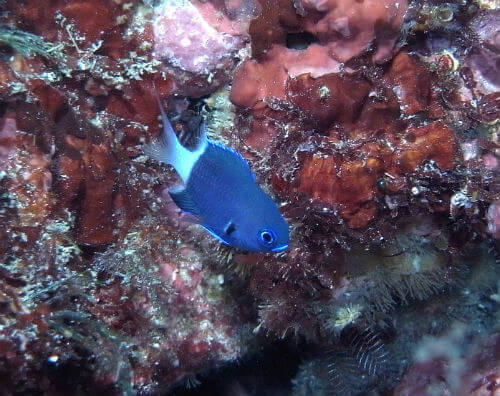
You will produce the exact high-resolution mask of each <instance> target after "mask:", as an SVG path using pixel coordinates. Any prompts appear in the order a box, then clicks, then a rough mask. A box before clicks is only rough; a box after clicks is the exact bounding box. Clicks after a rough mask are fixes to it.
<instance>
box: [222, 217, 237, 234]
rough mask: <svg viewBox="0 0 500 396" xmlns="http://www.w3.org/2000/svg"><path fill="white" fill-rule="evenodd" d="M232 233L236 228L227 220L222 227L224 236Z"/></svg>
mask: <svg viewBox="0 0 500 396" xmlns="http://www.w3.org/2000/svg"><path fill="white" fill-rule="evenodd" d="M234 231H236V226H235V224H234V223H233V221H232V220H229V222H228V223H227V224H226V226H225V227H224V234H226V235H231V234H232V233H233V232H234Z"/></svg>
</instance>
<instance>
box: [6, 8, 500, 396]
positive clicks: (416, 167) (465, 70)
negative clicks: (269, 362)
mask: <svg viewBox="0 0 500 396" xmlns="http://www.w3.org/2000/svg"><path fill="white" fill-rule="evenodd" d="M441 3H442V2H441ZM441 3H439V4H437V2H432V1H420V0H419V1H415V2H411V8H408V4H407V2H406V1H399V2H396V1H379V2H376V4H375V2H374V1H367V0H365V1H364V2H363V1H350V0H346V1H331V0H326V1H316V0H297V1H289V0H279V1H271V0H260V1H258V2H257V1H252V0H241V1H233V0H227V1H223V0H208V1H195V0H193V1H187V0H171V1H170V0H169V1H158V2H154V1H149V0H148V1H135V0H133V1H120V0H117V1H113V2H111V3H110V4H109V5H107V6H103V4H102V2H98V1H95V0H78V1H73V2H68V1H63V0H50V1H47V2H46V4H44V7H40V4H39V2H36V1H32V0H27V1H10V0H7V1H5V2H3V3H2V4H3V5H4V6H5V7H7V8H6V9H7V10H8V11H9V12H4V13H0V20H1V22H2V23H3V24H5V25H1V26H0V99H1V103H0V160H1V164H0V220H1V222H0V223H1V224H0V241H1V242H0V263H1V264H0V313H1V314H2V315H0V352H1V353H0V383H1V385H2V390H3V391H5V392H6V393H12V394H19V393H23V392H24V393H26V392H35V393H37V392H38V393H39V392H45V393H59V394H67V393H71V392H75V389H77V391H79V392H83V393H96V392H97V393H102V394H128V395H132V394H144V395H152V394H157V393H162V394H163V393H165V394H166V393H168V392H171V391H172V390H173V389H174V387H175V386H177V385H179V386H182V384H183V383H184V382H186V383H187V384H193V383H196V382H197V381H196V378H195V376H196V375H199V374H201V375H200V377H203V378H207V377H209V376H219V375H220V373H221V372H222V371H223V370H224V369H225V368H229V369H228V370H231V369H232V367H233V364H234V362H242V361H244V362H245V363H248V362H249V361H250V362H251V361H252V353H255V352H256V351H260V350H261V349H262V347H263V346H264V345H266V344H267V343H268V342H270V341H271V342H272V341H275V340H280V342H282V343H286V344H288V345H297V341H299V342H304V343H305V344H307V354H309V353H310V355H311V356H309V355H308V356H306V352H305V351H300V353H299V354H300V359H299V360H302V361H307V362H312V363H311V364H312V365H313V366H315V365H316V363H319V362H320V361H321V359H320V355H321V353H318V351H323V350H325V349H332V350H333V351H335V352H334V355H335V356H334V358H335V361H336V362H337V366H336V367H333V366H332V367H333V368H332V367H328V365H326V366H325V365H322V366H321V367H319V369H318V370H320V371H321V373H322V374H325V376H326V378H325V380H324V381H323V382H322V384H318V382H317V381H316V382H315V378H314V376H315V375H316V376H318V375H319V374H317V373H316V374H315V368H314V367H312V368H311V367H310V369H308V368H307V367H309V363H306V364H305V365H304V366H303V368H302V369H301V370H300V375H298V377H297V380H300V381H303V382H302V384H303V385H301V386H300V389H303V390H304V392H306V393H307V392H309V391H310V393H314V392H315V391H317V390H318V389H320V388H321V389H320V390H322V391H323V390H324V391H325V392H327V393H328V392H330V391H331V390H332V389H330V388H329V386H331V385H332V381H334V379H333V380H332V376H339V375H342V373H343V372H347V373H348V374H349V375H350V376H352V377H353V378H354V380H357V378H356V375H357V373H360V372H362V371H363V370H365V368H364V363H365V362H367V363H369V361H370V360H373V361H374V364H375V363H377V362H378V359H379V357H380V356H379V355H378V354H377V353H373V354H372V349H374V348H379V346H380V345H382V346H381V347H380V348H385V347H387V348H388V349H392V352H394V351H395V350H396V349H398V348H399V347H400V346H403V347H405V348H406V349H404V350H405V354H403V353H402V354H400V355H398V354H397V353H396V355H395V357H394V358H391V359H388V360H387V362H388V363H387V368H386V369H381V373H380V374H381V375H380V377H377V376H376V375H375V376H374V375H373V374H374V373H372V372H371V370H368V374H370V375H369V376H367V377H365V379H364V380H365V381H364V382H360V381H357V383H358V385H357V386H359V388H356V386H353V389H354V388H356V389H358V390H359V392H361V393H363V392H364V393H367V392H370V391H372V392H376V391H380V392H381V393H384V394H385V393H390V392H391V391H393V388H394V387H395V386H396V385H397V384H395V382H396V380H397V379H398V378H402V377H403V376H404V374H405V372H406V370H407V369H408V368H409V367H410V366H411V365H412V364H413V368H412V369H410V372H409V374H408V377H406V378H405V380H404V381H403V383H402V384H400V385H399V387H397V388H396V391H400V392H401V394H404V392H405V387H406V386H407V385H408V384H409V385H408V386H407V388H406V389H408V388H412V387H413V386H414V384H412V383H413V382H415V381H414V379H415V377H414V376H413V374H414V373H417V376H418V373H419V370H420V368H419V367H420V366H419V364H424V365H427V366H428V367H429V368H431V369H432V370H435V372H436V373H440V374H442V375H443V376H445V377H446V375H447V372H446V367H445V365H444V364H443V361H444V360H443V359H442V356H441V357H437V358H438V360H439V359H441V360H440V361H439V362H438V363H437V364H436V365H434V363H429V362H430V361H432V362H435V361H436V359H434V358H432V359H430V358H429V359H424V360H423V361H421V362H413V361H412V358H411V354H410V352H408V350H407V349H409V346H413V345H414V344H415V343H416V340H417V339H420V338H421V337H422V336H423V335H424V334H430V333H432V334H434V335H436V336H440V335H443V334H444V333H443V331H444V329H445V328H446V327H449V325H450V323H452V321H453V320H455V319H456V318H458V319H460V320H463V321H464V322H466V323H476V324H477V322H478V321H476V320H475V319H477V318H480V319H481V321H480V323H483V321H484V323H485V324H490V323H491V321H492V320H493V318H494V315H495V314H497V310H498V307H497V305H496V304H497V303H496V302H495V301H496V300H495V298H498V296H497V297H495V295H494V294H492V290H494V286H495V285H494V282H496V279H498V275H497V273H496V272H495V271H497V268H498V263H497V262H496V261H495V259H496V256H495V255H496V254H497V250H498V245H497V244H496V241H495V240H494V239H499V238H500V237H499V235H498V234H499V231H498V228H499V227H498V223H499V221H498V219H499V215H498V214H499V212H500V209H499V204H498V202H499V199H500V197H499V195H498V192H499V191H500V186H499V183H498V171H499V166H498V164H499V161H500V160H499V158H498V157H499V145H498V143H499V142H498V135H499V133H498V123H497V122H496V120H497V119H498V118H499V116H498V109H499V106H498V101H499V98H500V96H499V94H498V81H497V78H496V77H497V74H498V73H495V72H496V69H497V66H498V65H497V63H498V62H497V55H498V37H497V30H498V29H495V26H496V24H497V22H498V10H487V9H486V8H485V7H484V6H482V5H481V4H483V3H484V2H481V4H479V3H476V2H474V3H473V4H455V3H453V4H451V3H442V4H441ZM478 4H479V6H480V7H478ZM2 9H3V8H2ZM407 11H408V14H407V16H406V17H405V18H406V19H407V20H406V22H405V24H404V25H403V17H404V15H405V13H406V12H407ZM450 18H451V19H450ZM459 31H460V32H461V33H460V34H458V32H459ZM400 36H401V37H403V38H404V40H401V42H400V43H398V44H396V40H397V38H398V37H400ZM249 46H251V54H250V51H249V49H250V47H249ZM399 46H401V48H398V47H399ZM219 88H220V89H219ZM216 89H219V91H217V92H216V93H214V94H213V92H215V90H216ZM155 91H157V92H158V94H159V96H160V98H161V100H162V101H164V102H165V103H163V104H164V105H165V108H166V110H167V112H168V113H169V116H170V117H171V119H172V122H173V125H174V129H175V130H176V132H179V133H181V134H183V136H184V135H187V134H189V132H190V131H191V130H197V129H198V125H199V120H200V119H202V118H203V119H204V120H205V121H206V123H207V134H208V135H209V136H210V138H211V139H213V140H214V141H217V142H221V143H223V144H225V145H227V146H229V147H233V148H234V149H236V150H237V151H238V152H240V153H241V154H242V155H243V156H244V157H245V158H246V159H247V160H248V162H249V163H250V165H251V167H252V171H253V172H254V173H255V177H256V180H257V181H258V183H259V185H261V186H262V187H263V189H264V190H265V191H266V192H267V193H269V194H270V196H272V197H273V199H274V200H275V201H276V202H277V203H278V205H279V208H280V211H281V212H282V213H283V215H284V217H285V218H286V219H287V222H288V223H289V225H290V248H289V249H288V250H286V251H283V252H280V253H278V254H272V255H270V254H268V255H267V254H257V253H248V252H242V251H236V250H235V249H233V248H230V247H226V246H222V245H219V243H218V242H217V241H215V240H214V239H213V238H211V237H210V236H208V235H207V234H206V233H205V232H204V231H203V230H202V229H201V228H200V227H199V226H197V225H196V224H193V218H192V216H191V217H190V216H189V215H187V214H183V213H181V212H180V210H179V209H178V208H177V206H175V204H174V203H173V202H172V200H171V198H170V196H169V194H168V190H169V189H170V188H172V187H175V186H176V185H178V184H179V179H178V177H177V175H176V174H175V172H173V171H172V170H171V169H170V168H169V167H168V166H165V165H162V164H159V163H156V162H154V161H151V160H149V159H147V158H146V157H145V156H143V155H142V148H141V147H142V145H143V144H144V143H147V142H149V141H151V139H153V138H154V137H155V136H157V135H158V133H159V130H160V125H159V120H158V114H159V110H158V104H157V100H156V97H155V96H156V95H155ZM207 94H208V95H210V96H208V97H203V95H207ZM477 246H482V248H481V249H484V251H485V252H486V253H484V255H482V254H478V253H477V251H478V249H477ZM481 251H482V250H481ZM485 257H487V258H485ZM479 267H481V268H483V267H484V268H487V269H488V271H489V272H487V271H486V270H485V274H483V275H481V276H477V274H476V273H475V272H474V270H475V269H476V268H479ZM468 274H470V279H474V280H475V281H476V283H477V285H478V286H477V287H476V288H475V289H474V288H471V287H469V286H470V284H468V286H463V285H464V283H463V282H464V279H466V278H467V276H468ZM453 293H455V294H453ZM478 312H482V314H480V313H478ZM480 315H484V316H480ZM423 318H425V319H426V320H425V321H423V320H422V319H423ZM464 318H465V319H464ZM421 322H425V323H424V324H422V328H418V331H417V329H416V330H415V331H413V330H412V329H414V328H417V327H418V326H419V325H420V323H421ZM484 328H488V326H486V325H485V326H484ZM489 328H492V326H489ZM252 329H253V332H252V331H251V330H252ZM352 334H370V336H369V337H370V339H368V340H367V342H365V343H362V347H359V345H356V346H354V347H353V348H352V350H349V349H348V348H349V345H348V343H344V344H343V343H342V340H344V341H345V340H347V339H349V338H350V337H351V336H352ZM371 334H374V337H377V340H378V339H380V342H378V341H377V342H376V343H372V342H371V341H372V339H371ZM262 335H265V336H262ZM490 335H491V334H490ZM445 336H446V335H445ZM405 337H406V338H405ZM495 337H496V336H493V335H491V337H490V338H491V339H493V338H495ZM468 339H469V338H468V337H465V338H463V342H462V341H460V342H461V343H464V344H465V343H467V340H468ZM495 342H496V341H495ZM393 345H396V346H397V347H393ZM474 345H479V346H480V347H481V345H483V346H484V345H486V346H487V347H488V348H490V349H489V351H492V350H493V349H494V348H496V347H495V346H494V345H496V344H495V343H494V342H493V341H491V344H490V343H489V341H488V342H485V343H484V344H482V343H481V342H478V343H477V344H476V343H475V342H474ZM377 350H378V349H377ZM344 352H345V353H344ZM396 352H397V351H396ZM488 353H489V352H488ZM363 354H364V355H363ZM370 354H371V355H370ZM341 355H342V356H344V355H346V356H347V355H349V356H351V357H353V356H354V357H355V358H356V359H357V360H356V362H357V363H356V365H357V366H356V365H355V366H354V369H352V368H351V369H349V370H351V371H349V370H344V369H345V368H347V366H348V365H349V363H350V362H351V360H350V359H347V360H345V361H344V360H342V358H341ZM470 355H471V356H473V358H471V359H475V357H476V356H478V355H481V356H482V355H484V356H486V355H487V353H486V352H484V353H482V352H478V353H476V352H475V351H472V352H471V354H470ZM332 356H333V355H332ZM359 356H361V358H360V357H359ZM363 356H364V357H363ZM366 356H368V357H369V356H372V357H373V359H372V358H367V357H366ZM488 356H490V358H491V359H490V360H491V361H493V360H495V361H498V356H496V355H493V354H490V355H488ZM363 359H364V360H363ZM468 359H469V358H468V357H466V358H462V359H461V360H460V361H461V362H462V363H463V364H464V365H465V367H468V368H470V372H471V373H472V372H473V373H475V374H477V375H475V374H474V375H473V376H471V382H468V383H467V385H466V386H467V387H468V388H467V389H475V390H476V391H477V392H483V391H485V390H484V388H488V387H490V388H491V389H495V387H496V386H497V385H495V384H496V381H497V377H498V375H497V373H498V370H497V367H496V366H494V364H493V363H492V364H491V365H488V363H487V359H486V357H485V359H484V364H482V365H481V367H479V366H475V365H474V364H473V362H469V360H468ZM315 362H316V363H315ZM339 362H340V363H339ZM360 362H361V363H360ZM385 362H386V361H385V360H384V363H385ZM495 364H496V363H495ZM344 365H345V367H344ZM362 366H363V367H362ZM383 366H384V367H385V366H386V365H385V364H384V365H383ZM315 367H316V366H315ZM349 367H351V366H350V365H349ZM316 368H318V367H316ZM424 368H425V367H424ZM211 369H214V370H213V372H211V371H210V370H211ZM332 370H333V371H332ZM352 370H355V372H353V371H352ZM422 370H423V369H422ZM443 370H444V371H443ZM424 371H425V370H424ZM428 371H429V370H427V371H426V372H425V373H424V374H426V375H427V374H429V372H428ZM214 372H215V374H214ZM290 373H291V374H290ZM290 373H289V374H287V375H288V378H286V379H285V380H284V381H285V382H287V386H288V388H287V389H290V386H291V385H290V383H289V380H290V378H291V376H293V375H296V373H297V367H293V368H292V369H291V370H290ZM339 373H340V374H339ZM376 374H377V375H378V374H379V373H378V372H377V373H376ZM431 374H432V373H431ZM249 375H250V376H251V374H249ZM360 375H362V374H360ZM329 376H330V377H329ZM368 377H369V378H368ZM382 377H383V378H385V380H384V381H386V382H384V385H381V384H376V382H377V381H379V380H380V382H381V383H382ZM431 377H432V375H431ZM419 378H422V377H419ZM467 378H469V377H467ZM316 379H317V378H316ZM417 379H418V378H417ZM435 379H436V378H434V377H433V378H431V380H427V379H426V380H425V381H426V383H427V384H431V385H432V384H435V383H436V381H437V382H439V384H438V385H442V381H441V380H440V379H439V378H437V379H436V381H434V380H435ZM344 380H346V381H344V382H343V383H347V384H352V383H353V382H352V381H351V379H350V378H344ZM476 380H477V381H476ZM446 381H448V377H446ZM446 381H445V382H446ZM467 381H469V380H468V379H467ZM237 382H238V380H237V379H235V383H237ZM339 382H340V381H339ZM315 384H316V385H315ZM239 385H240V387H241V388H245V385H244V381H241V383H240V384H239ZM309 386H312V387H314V386H317V388H316V389H315V388H312V390H311V388H309ZM322 386H324V388H322ZM447 386H448V384H445V385H443V389H445V388H446V387H447ZM374 387H378V388H377V390H375V388H374ZM424 388H425V386H424V387H423V388H418V389H424ZM298 389H299V387H298V385H296V389H295V391H297V392H298ZM412 389H413V388H412ZM425 389H427V388H425ZM425 389H424V390H425ZM333 390H334V391H335V389H333ZM280 391H281V390H280ZM252 392H254V393H255V391H249V393H252ZM422 392H423V391H422ZM0 393H1V392H0ZM200 393H203V391H202V390H200ZM285 393H286V391H285ZM330 393H331V392H330ZM205 394H209V392H206V393H205ZM345 394H347V393H345Z"/></svg>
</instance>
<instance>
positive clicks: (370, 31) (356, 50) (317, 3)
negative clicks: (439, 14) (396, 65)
mask: <svg viewBox="0 0 500 396" xmlns="http://www.w3.org/2000/svg"><path fill="white" fill-rule="evenodd" d="M301 4H302V6H303V7H304V9H305V10H306V11H308V15H307V17H306V19H307V21H306V23H305V30H306V31H308V32H310V33H312V34H315V35H316V36H318V38H319V39H320V40H321V41H322V42H325V43H327V47H328V50H329V52H330V54H331V55H332V56H333V57H334V58H335V59H337V60H339V61H342V62H346V61H348V60H349V59H351V58H353V57H354V56H357V55H359V54H360V53H361V52H363V51H364V50H366V49H367V48H368V47H369V46H370V44H372V43H373V42H374V43H375V44H376V45H377V50H376V52H375V54H374V55H373V60H374V61H375V62H383V61H385V60H387V59H388V58H389V57H390V55H391V52H392V50H393V48H394V44H395V43H396V39H397V36H398V32H399V29H400V27H401V25H402V23H403V18H404V15H405V13H406V10H407V7H408V3H407V1H406V0H402V1H393V0H384V1H381V0H365V1H356V0H301ZM382 33H383V34H382Z"/></svg>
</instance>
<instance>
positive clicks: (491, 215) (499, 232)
mask: <svg viewBox="0 0 500 396" xmlns="http://www.w3.org/2000/svg"><path fill="white" fill-rule="evenodd" d="M486 219H487V220H488V232H489V233H490V234H491V235H492V236H493V237H494V238H496V239H500V200H497V201H495V202H493V203H492V204H491V205H490V208H489V209H488V213H487V214H486Z"/></svg>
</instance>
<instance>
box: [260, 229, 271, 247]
mask: <svg viewBox="0 0 500 396" xmlns="http://www.w3.org/2000/svg"><path fill="white" fill-rule="evenodd" d="M260 240H261V241H262V242H264V243H265V244H267V245H270V244H271V243H273V242H274V236H273V234H272V233H271V232H269V231H262V232H261V233H260Z"/></svg>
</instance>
